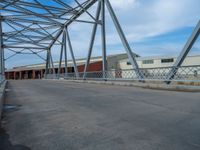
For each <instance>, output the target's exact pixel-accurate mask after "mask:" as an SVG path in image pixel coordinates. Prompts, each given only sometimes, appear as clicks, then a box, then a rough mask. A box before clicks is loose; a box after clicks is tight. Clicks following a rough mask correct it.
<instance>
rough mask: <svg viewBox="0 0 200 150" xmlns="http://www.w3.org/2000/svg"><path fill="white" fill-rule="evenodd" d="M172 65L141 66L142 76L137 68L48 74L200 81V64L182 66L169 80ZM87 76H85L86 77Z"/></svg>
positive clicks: (52, 75)
mask: <svg viewBox="0 0 200 150" xmlns="http://www.w3.org/2000/svg"><path fill="white" fill-rule="evenodd" d="M171 69H172V67H162V68H141V69H139V71H140V72H141V73H142V74H143V78H140V77H139V76H138V74H137V73H136V70H135V69H126V70H109V71H105V72H103V71H99V72H86V74H85V76H84V73H83V72H81V73H79V76H78V77H76V74H75V73H67V74H48V75H47V76H46V78H47V79H59V78H64V79H71V80H81V79H84V80H140V81H147V80H152V81H183V82H200V66H181V67H178V68H177V71H176V72H174V76H173V79H170V80H167V77H168V75H169V72H170V70H171ZM84 77H85V78H84Z"/></svg>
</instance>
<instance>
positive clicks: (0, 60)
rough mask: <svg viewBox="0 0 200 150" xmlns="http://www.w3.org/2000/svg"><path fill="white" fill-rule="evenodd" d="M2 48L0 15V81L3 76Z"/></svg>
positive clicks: (0, 19) (0, 18)
mask: <svg viewBox="0 0 200 150" xmlns="http://www.w3.org/2000/svg"><path fill="white" fill-rule="evenodd" d="M3 51H4V48H3V29H2V16H1V14H0V80H1V81H2V79H3V76H4V56H3V55H4V53H3Z"/></svg>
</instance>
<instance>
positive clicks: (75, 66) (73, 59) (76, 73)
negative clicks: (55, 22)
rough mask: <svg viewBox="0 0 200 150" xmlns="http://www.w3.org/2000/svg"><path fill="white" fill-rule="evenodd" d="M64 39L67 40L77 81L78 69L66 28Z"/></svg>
mask: <svg viewBox="0 0 200 150" xmlns="http://www.w3.org/2000/svg"><path fill="white" fill-rule="evenodd" d="M66 39H67V42H68V46H69V51H70V53H71V57H72V61H73V65H74V71H75V75H76V78H77V79H79V73H78V68H77V65H76V59H75V57H74V52H73V49H72V44H71V41H70V37H69V33H68V29H67V28H66Z"/></svg>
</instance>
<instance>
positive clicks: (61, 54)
mask: <svg viewBox="0 0 200 150" xmlns="http://www.w3.org/2000/svg"><path fill="white" fill-rule="evenodd" d="M64 34H65V33H64V29H63V37H62V44H61V51H60V60H59V67H58V78H60V72H61V67H62V56H63V49H64V42H65V41H64V40H65V39H64Z"/></svg>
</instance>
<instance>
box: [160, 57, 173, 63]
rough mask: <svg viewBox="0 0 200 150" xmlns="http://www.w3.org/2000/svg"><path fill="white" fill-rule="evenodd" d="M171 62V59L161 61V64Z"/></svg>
mask: <svg viewBox="0 0 200 150" xmlns="http://www.w3.org/2000/svg"><path fill="white" fill-rule="evenodd" d="M171 62H174V59H173V58H170V59H161V63H171Z"/></svg>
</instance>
